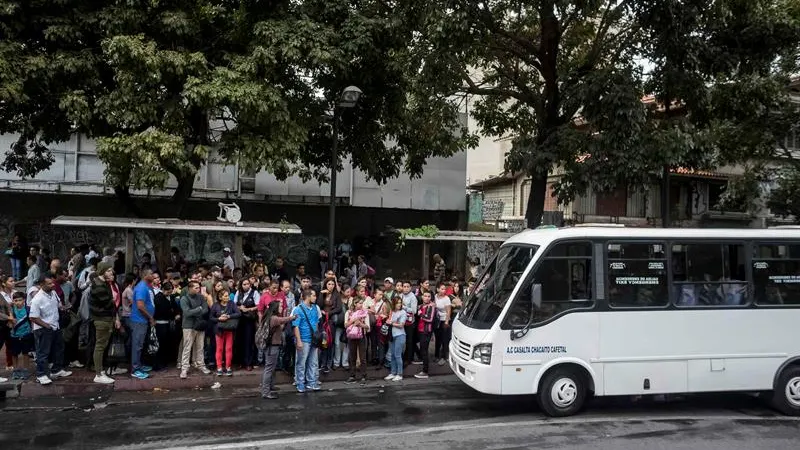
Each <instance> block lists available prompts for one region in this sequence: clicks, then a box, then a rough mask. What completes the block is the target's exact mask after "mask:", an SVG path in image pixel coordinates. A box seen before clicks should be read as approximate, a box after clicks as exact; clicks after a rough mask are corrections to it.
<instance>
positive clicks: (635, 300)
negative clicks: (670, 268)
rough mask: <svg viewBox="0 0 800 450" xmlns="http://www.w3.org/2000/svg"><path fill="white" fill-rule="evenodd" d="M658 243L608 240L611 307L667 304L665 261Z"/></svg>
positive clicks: (662, 248)
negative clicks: (609, 241)
mask: <svg viewBox="0 0 800 450" xmlns="http://www.w3.org/2000/svg"><path fill="white" fill-rule="evenodd" d="M664 248H665V247H664V243H662V242H655V243H651V242H611V243H609V244H608V246H607V247H606V251H607V252H608V271H607V272H606V273H607V284H608V302H609V304H610V305H611V306H612V307H617V308H625V307H627V308H629V307H656V306H666V305H667V304H668V303H669V293H668V292H669V287H668V286H667V267H666V266H667V261H666V256H665V253H664Z"/></svg>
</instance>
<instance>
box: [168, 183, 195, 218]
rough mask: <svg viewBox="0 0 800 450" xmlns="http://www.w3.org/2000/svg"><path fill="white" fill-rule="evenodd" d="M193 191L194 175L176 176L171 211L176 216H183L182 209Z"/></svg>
mask: <svg viewBox="0 0 800 450" xmlns="http://www.w3.org/2000/svg"><path fill="white" fill-rule="evenodd" d="M192 191H194V175H188V176H186V175H184V176H182V177H180V178H178V187H177V188H175V193H174V194H172V205H173V206H174V208H173V211H174V212H175V216H176V217H177V218H179V219H180V218H183V213H184V209H185V207H186V204H187V203H188V202H189V198H190V197H191V196H192Z"/></svg>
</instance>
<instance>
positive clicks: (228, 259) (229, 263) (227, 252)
mask: <svg viewBox="0 0 800 450" xmlns="http://www.w3.org/2000/svg"><path fill="white" fill-rule="evenodd" d="M222 256H223V259H222V266H223V267H224V268H225V269H228V271H229V272H228V273H229V274H233V270H234V269H235V268H236V263H235V262H234V261H233V256H231V249H230V247H225V248H223V249H222Z"/></svg>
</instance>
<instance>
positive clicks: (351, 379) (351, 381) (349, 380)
mask: <svg viewBox="0 0 800 450" xmlns="http://www.w3.org/2000/svg"><path fill="white" fill-rule="evenodd" d="M355 382H356V377H354V376H350V378H348V379H347V381H345V383H348V384H352V383H355Z"/></svg>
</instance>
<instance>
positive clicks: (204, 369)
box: [198, 366, 211, 375]
mask: <svg viewBox="0 0 800 450" xmlns="http://www.w3.org/2000/svg"><path fill="white" fill-rule="evenodd" d="M198 369H200V372H203V375H210V374H211V371H210V370H209V369H208V367H206V366H200V367H198Z"/></svg>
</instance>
